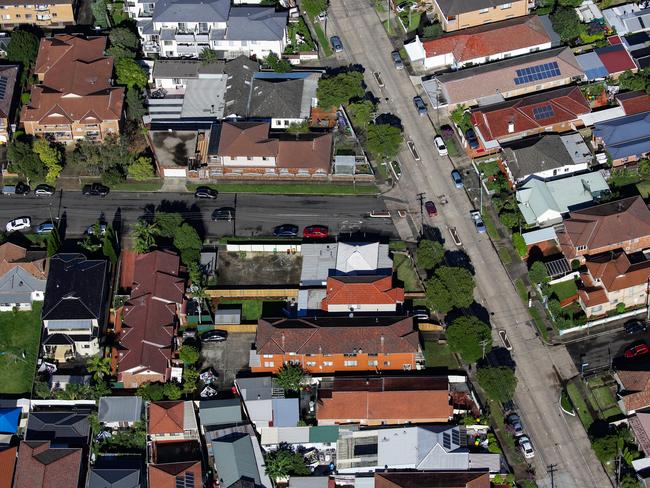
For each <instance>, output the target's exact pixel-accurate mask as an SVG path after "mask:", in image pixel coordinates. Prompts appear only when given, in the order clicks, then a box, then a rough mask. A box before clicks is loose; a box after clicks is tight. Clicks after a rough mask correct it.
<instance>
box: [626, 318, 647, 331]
mask: <svg viewBox="0 0 650 488" xmlns="http://www.w3.org/2000/svg"><path fill="white" fill-rule="evenodd" d="M624 327H625V332H627V333H628V334H636V333H638V332H645V331H646V330H648V326H647V324H646V323H645V322H644V321H643V320H636V319H635V320H628V321H627V322H625V326H624Z"/></svg>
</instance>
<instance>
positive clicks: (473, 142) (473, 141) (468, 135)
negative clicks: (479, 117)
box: [465, 127, 481, 150]
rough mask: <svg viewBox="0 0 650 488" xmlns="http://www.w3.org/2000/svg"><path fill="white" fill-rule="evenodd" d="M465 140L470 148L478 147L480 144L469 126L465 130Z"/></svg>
mask: <svg viewBox="0 0 650 488" xmlns="http://www.w3.org/2000/svg"><path fill="white" fill-rule="evenodd" d="M465 140H466V141H467V144H469V147H470V149H474V150H476V149H478V148H480V147H481V145H480V144H479V143H478V137H476V132H474V129H472V128H471V127H470V128H469V129H467V130H466V131H465Z"/></svg>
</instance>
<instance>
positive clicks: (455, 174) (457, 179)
mask: <svg viewBox="0 0 650 488" xmlns="http://www.w3.org/2000/svg"><path fill="white" fill-rule="evenodd" d="M451 179H452V180H454V185H456V188H458V189H462V188H464V187H465V185H463V177H462V176H461V175H460V172H459V171H458V170H456V169H455V170H453V171H452V172H451Z"/></svg>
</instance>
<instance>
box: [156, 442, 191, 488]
mask: <svg viewBox="0 0 650 488" xmlns="http://www.w3.org/2000/svg"><path fill="white" fill-rule="evenodd" d="M150 453H151V456H150V460H149V461H150V462H149V465H148V466H147V478H148V479H147V487H149V488H180V487H181V486H182V487H196V486H201V485H202V480H203V469H202V467H201V458H202V454H201V444H200V443H199V441H198V439H195V440H180V441H179V440H168V441H157V442H154V443H153V444H152V445H151V448H150Z"/></svg>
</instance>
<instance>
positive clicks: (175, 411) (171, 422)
mask: <svg viewBox="0 0 650 488" xmlns="http://www.w3.org/2000/svg"><path fill="white" fill-rule="evenodd" d="M184 416H185V402H182V401H177V402H152V403H150V404H149V426H148V429H147V433H148V434H149V435H151V434H182V433H183V431H184V425H185V422H184V420H183V419H184Z"/></svg>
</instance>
